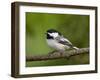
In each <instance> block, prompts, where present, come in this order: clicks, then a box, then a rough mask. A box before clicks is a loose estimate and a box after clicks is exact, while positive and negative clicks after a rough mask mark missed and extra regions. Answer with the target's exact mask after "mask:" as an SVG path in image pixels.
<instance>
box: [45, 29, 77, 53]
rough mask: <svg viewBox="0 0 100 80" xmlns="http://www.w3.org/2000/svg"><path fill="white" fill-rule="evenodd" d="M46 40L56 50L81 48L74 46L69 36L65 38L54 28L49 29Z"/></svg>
mask: <svg viewBox="0 0 100 80" xmlns="http://www.w3.org/2000/svg"><path fill="white" fill-rule="evenodd" d="M46 40H47V44H48V45H49V46H50V47H51V48H54V49H55V50H57V51H60V52H61V53H62V52H64V51H65V50H69V49H76V50H77V49H79V48H77V47H75V46H73V45H72V43H71V42H70V41H69V40H68V39H67V38H64V37H63V35H62V34H61V33H60V32H58V31H56V30H54V29H49V30H47V32H46Z"/></svg>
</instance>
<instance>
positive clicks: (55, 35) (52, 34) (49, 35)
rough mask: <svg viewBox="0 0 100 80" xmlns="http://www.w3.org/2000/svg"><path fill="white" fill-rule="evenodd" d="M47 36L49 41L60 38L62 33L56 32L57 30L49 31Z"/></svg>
mask: <svg viewBox="0 0 100 80" xmlns="http://www.w3.org/2000/svg"><path fill="white" fill-rule="evenodd" d="M46 35H47V39H54V38H56V37H58V36H60V35H61V33H60V32H58V31H56V30H55V29H49V30H47V32H46Z"/></svg>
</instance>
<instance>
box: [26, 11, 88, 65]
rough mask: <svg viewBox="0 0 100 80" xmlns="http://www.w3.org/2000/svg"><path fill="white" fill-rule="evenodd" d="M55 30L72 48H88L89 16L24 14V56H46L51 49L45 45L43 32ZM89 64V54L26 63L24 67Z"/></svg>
mask: <svg viewBox="0 0 100 80" xmlns="http://www.w3.org/2000/svg"><path fill="white" fill-rule="evenodd" d="M48 29H56V30H58V31H59V32H61V33H62V34H63V35H64V37H66V38H68V39H69V40H70V41H71V42H72V43H73V45H74V46H77V47H79V48H84V47H89V16H88V15H74V14H51V13H33V12H32V13H31V12H26V56H27V55H32V56H34V55H42V54H48V53H49V52H51V51H52V50H53V49H51V48H50V47H49V46H48V45H47V43H46V35H45V32H46V31H47V30H48ZM76 64H89V54H81V55H77V56H73V57H71V58H69V59H56V60H46V61H30V62H27V61H26V67H36V66H58V65H76Z"/></svg>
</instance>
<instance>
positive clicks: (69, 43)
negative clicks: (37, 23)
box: [55, 36, 73, 47]
mask: <svg viewBox="0 0 100 80" xmlns="http://www.w3.org/2000/svg"><path fill="white" fill-rule="evenodd" d="M55 39H56V41H57V42H58V43H61V44H63V45H67V46H69V47H73V45H72V43H71V42H70V41H69V40H68V39H66V38H64V37H63V36H59V37H56V38H55Z"/></svg>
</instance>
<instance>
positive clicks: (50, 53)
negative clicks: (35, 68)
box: [49, 50, 57, 56]
mask: <svg viewBox="0 0 100 80" xmlns="http://www.w3.org/2000/svg"><path fill="white" fill-rule="evenodd" d="M55 52H57V51H56V50H54V51H52V52H49V56H51V55H52V54H54V53H55Z"/></svg>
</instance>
